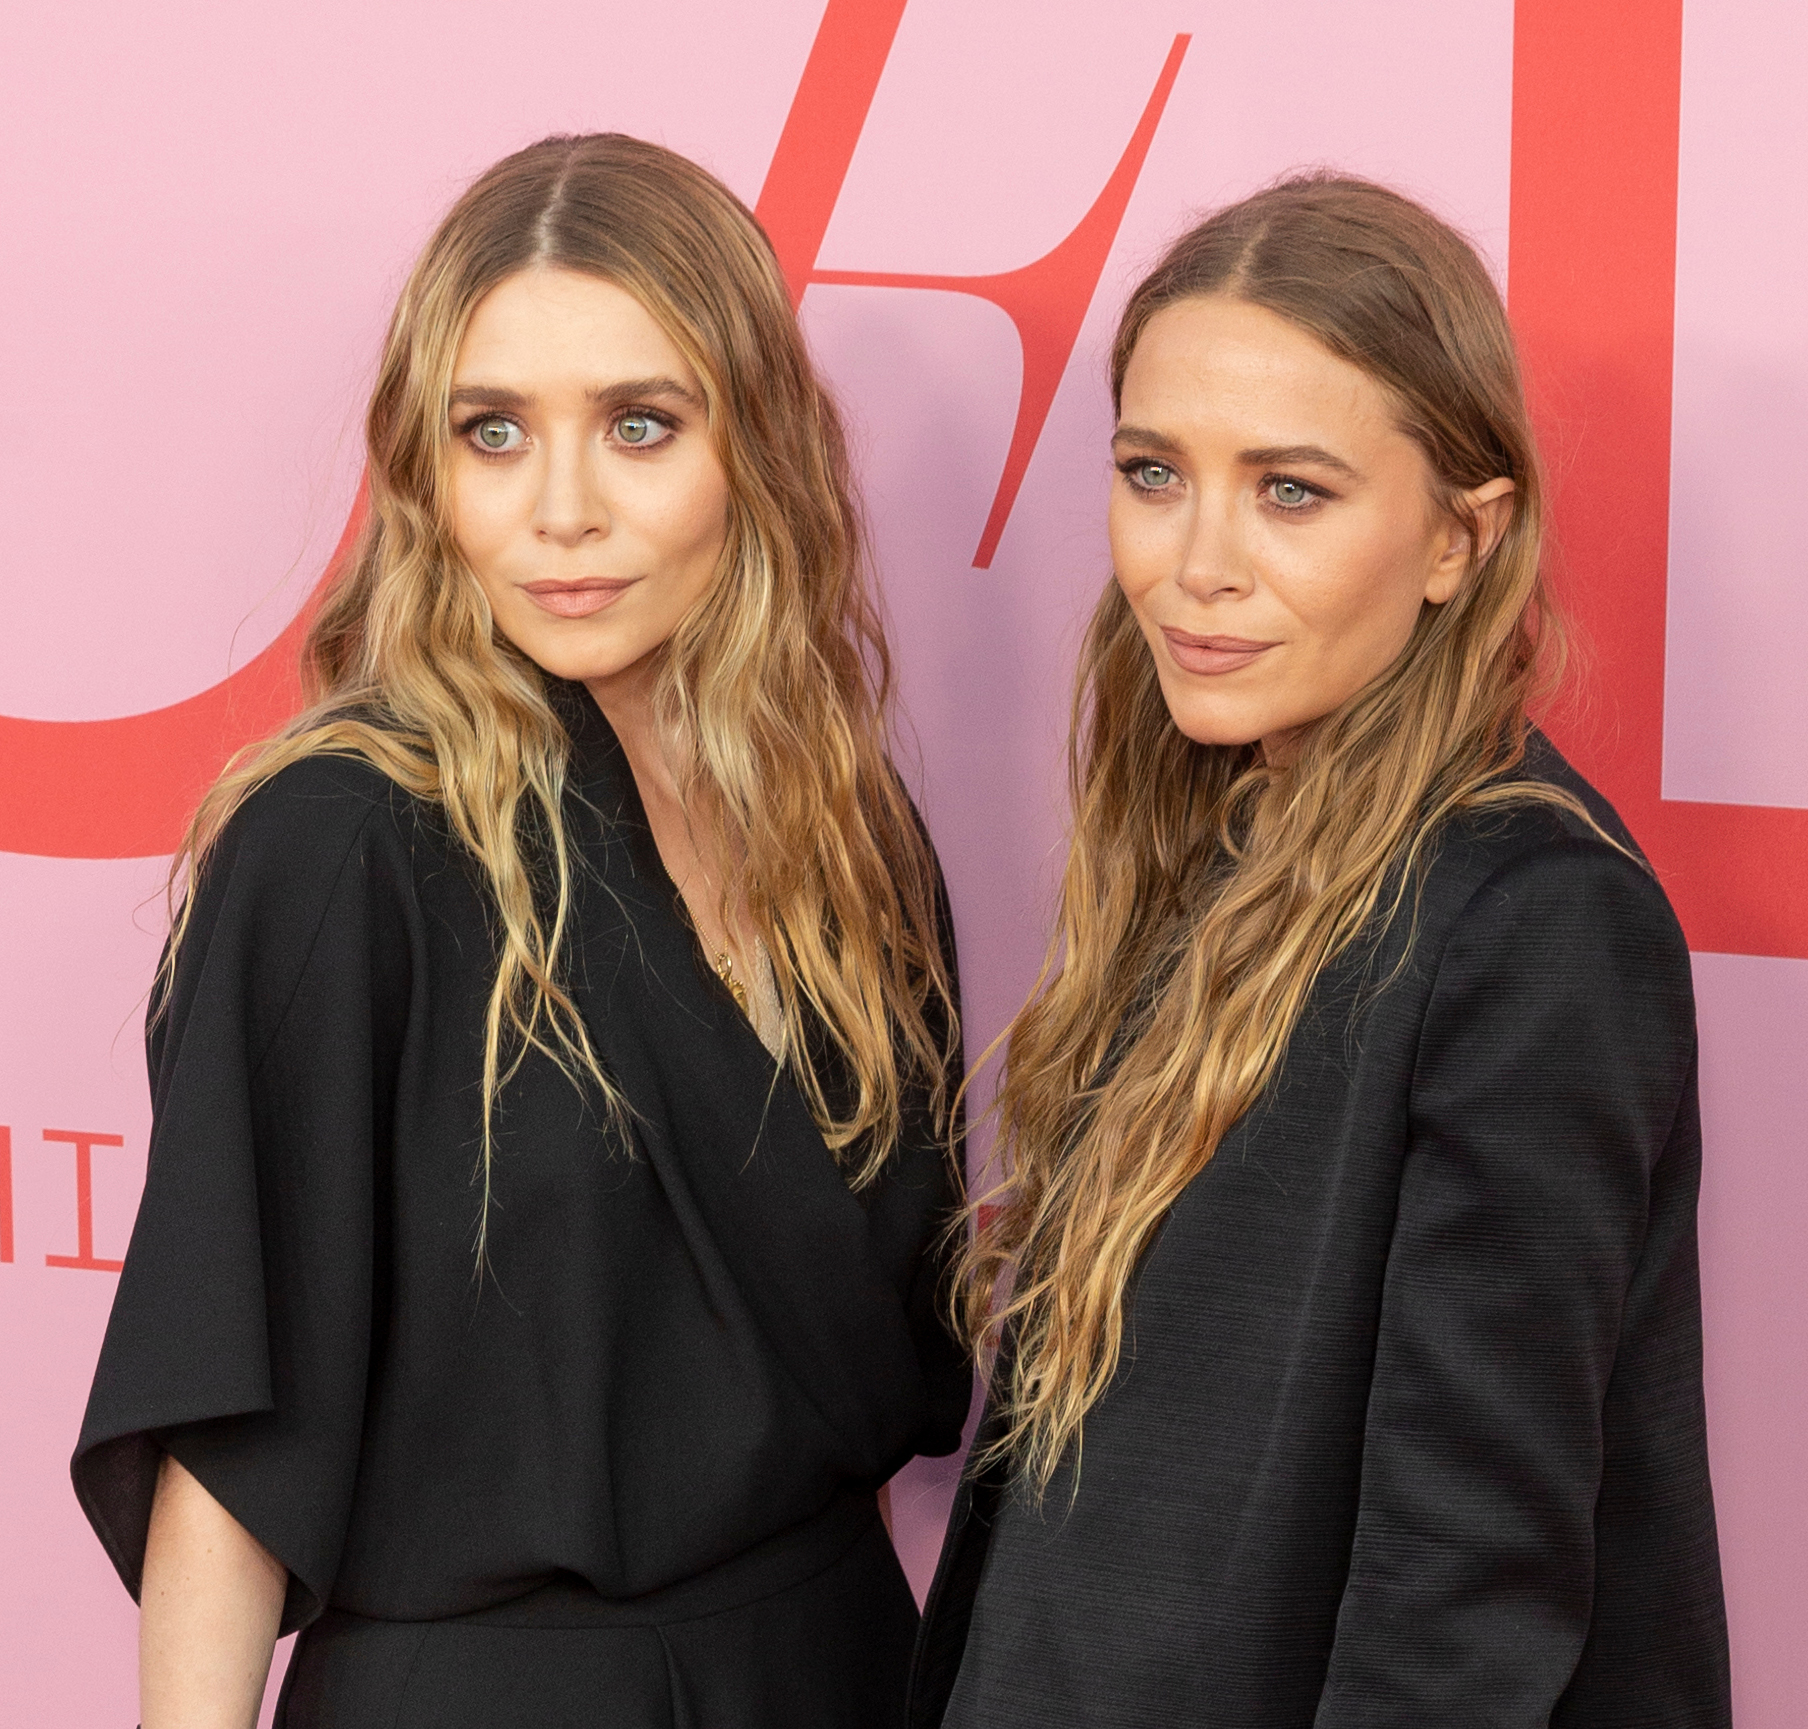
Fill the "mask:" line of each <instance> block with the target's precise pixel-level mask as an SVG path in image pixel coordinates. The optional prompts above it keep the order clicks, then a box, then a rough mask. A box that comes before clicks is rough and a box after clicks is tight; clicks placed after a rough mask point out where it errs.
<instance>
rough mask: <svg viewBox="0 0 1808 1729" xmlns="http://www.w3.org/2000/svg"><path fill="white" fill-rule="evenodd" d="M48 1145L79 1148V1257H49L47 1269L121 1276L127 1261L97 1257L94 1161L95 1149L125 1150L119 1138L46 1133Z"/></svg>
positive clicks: (79, 1132) (76, 1131) (67, 1131)
mask: <svg viewBox="0 0 1808 1729" xmlns="http://www.w3.org/2000/svg"><path fill="white" fill-rule="evenodd" d="M44 1139H45V1140H47V1141H67V1142H69V1143H70V1144H71V1145H73V1146H74V1148H75V1253H74V1254H73V1255H46V1256H45V1257H44V1265H45V1266H47V1267H79V1268H81V1269H83V1270H84V1271H87V1272H92V1273H117V1272H118V1271H119V1269H120V1268H121V1267H123V1266H124V1265H125V1262H124V1261H101V1260H96V1259H95V1255H94V1159H93V1149H94V1148H95V1147H123V1146H124V1145H125V1144H126V1143H125V1140H124V1138H123V1137H122V1136H119V1135H96V1134H91V1133H89V1132H88V1131H87V1130H86V1129H46V1130H45V1131H44Z"/></svg>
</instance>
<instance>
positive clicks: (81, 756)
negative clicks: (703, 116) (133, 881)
mask: <svg viewBox="0 0 1808 1729" xmlns="http://www.w3.org/2000/svg"><path fill="white" fill-rule="evenodd" d="M905 4H906V0H829V4H828V7H827V9H826V10H825V11H824V13H823V19H822V23H821V25H820V26H819V27H818V29H817V32H816V40H815V42H814V43H813V44H812V46H811V49H810V57H809V60H808V61H807V62H806V64H805V66H804V73H803V77H802V79H801V80H800V82H799V84H798V88H797V94H796V96H795V97H794V98H793V100H792V104H791V112H790V115H789V117H788V118H787V119H786V122H785V127H784V131H783V133H782V134H781V135H780V138H779V144H778V149H777V150H776V151H775V152H774V154H773V159H772V165H771V167H770V169H769V170H768V171H767V175H766V185H765V188H764V190H763V191H762V192H761V194H760V199H759V216H760V219H761V221H762V222H764V223H765V225H766V227H767V229H768V231H769V232H770V233H771V235H772V238H773V243H774V245H775V246H776V247H777V249H778V254H779V258H780V260H781V261H782V262H783V264H784V267H785V274H786V277H787V279H788V280H789V282H790V284H791V293H792V298H793V300H794V301H796V300H797V299H800V298H801V297H802V295H803V291H804V288H805V287H806V286H807V285H808V284H809V283H811V282H840V283H863V284H867V285H871V286H879V287H887V288H935V289H947V290H951V291H953V292H955V293H960V294H976V295H979V296H980V297H981V298H983V299H986V300H990V301H991V302H992V304H993V305H995V306H998V307H1000V308H1002V309H1003V311H1004V312H1005V313H1006V314H1007V316H1009V317H1010V319H1011V320H1012V322H1013V323H1014V324H1015V325H1016V326H1017V334H1018V337H1019V339H1020V341H1021V342H1022V344H1023V384H1022V387H1021V390H1020V392H1019V396H1018V405H1017V423H1016V427H1015V429H1014V431H1013V432H1012V435H1011V446H1010V450H1009V452H1008V453H1007V454H1006V457H1005V464H1004V472H1003V474H1002V475H1001V476H1000V478H999V482H998V491H997V494H996V496H995V497H994V499H993V501H992V510H991V514H990V516H989V517H988V518H987V520H986V526H985V529H984V532H983V533H982V534H981V536H980V542H979V549H978V551H977V552H976V553H975V554H974V562H975V564H977V565H979V566H980V567H981V568H982V569H983V568H985V567H986V566H988V565H990V564H991V562H992V555H993V553H994V552H996V551H997V548H998V542H999V538H1000V536H1002V535H1003V533H1004V525H1005V523H1006V521H1007V520H1008V519H1009V517H1010V514H1011V506H1012V505H1013V504H1014V503H1015V502H1016V498H1017V491H1018V488H1019V487H1020V486H1021V485H1022V483H1023V477H1024V474H1025V473H1026V471H1027V470H1028V468H1029V464H1030V457H1031V456H1032V455H1033V454H1034V452H1035V448H1036V440H1037V439H1038V438H1039V437H1040V436H1041V432H1042V426H1043V423H1044V422H1045V421H1046V420H1047V418H1048V411H1049V408H1050V407H1051V406H1052V404H1053V402H1054V399H1055V390H1056V387H1057V386H1058V385H1059V384H1060V382H1061V374H1062V372H1063V371H1064V370H1065V369H1066V366H1067V361H1068V357H1069V356H1070V355H1071V354H1072V353H1073V345H1074V342H1075V340H1076V339H1077V338H1078V336H1079V333H1080V325H1081V323H1082V321H1083V320H1084V319H1085V316H1086V308H1087V307H1088V305H1090V304H1091V301H1092V296H1093V291H1094V290H1095V289H1096V288H1097V286H1098V280H1099V276H1100V274H1101V273H1102V272H1103V270H1104V268H1105V259H1106V257H1107V256H1108V255H1109V253H1110V251H1111V243H1112V241H1113V240H1114V239H1116V237H1117V230H1118V225H1119V224H1120V223H1121V222H1122V221H1123V216H1124V209H1125V207H1126V206H1127V205H1128V203H1129V201H1130V193H1131V190H1132V189H1133V188H1134V186H1135V184H1136V177H1137V175H1138V174H1139V173H1141V171H1142V165H1143V160H1144V158H1145V157H1146V156H1147V155H1148V151H1149V144H1150V141H1151V140H1152V139H1153V138H1154V136H1155V127H1156V125H1157V123H1158V122H1159V121H1160V119H1161V114H1162V110H1163V108H1164V107H1165V106H1166V105H1167V100H1168V94H1169V92H1170V91H1171V90H1172V89H1173V87H1174V80H1175V78H1176V77H1177V76H1178V74H1179V71H1180V62H1181V60H1182V59H1183V58H1184V56H1185V54H1186V49H1187V43H1188V42H1189V40H1190V38H1189V37H1186V36H1177V37H1175V39H1174V43H1173V46H1172V48H1171V49H1170V50H1169V53H1168V58H1167V62H1166V64H1165V65H1164V66H1163V67H1162V70H1161V74H1160V76H1159V77H1158V78H1157V79H1156V81H1155V89H1154V92H1153V94H1152V95H1151V96H1150V98H1149V101H1148V105H1147V106H1146V107H1145V108H1144V110H1143V116H1142V119H1141V120H1140V121H1139V122H1138V123H1137V126H1136V129H1135V131H1134V132H1133V133H1132V134H1131V137H1130V142H1129V144H1128V145H1127V146H1126V147H1125V149H1124V154H1123V156H1122V157H1121V158H1120V159H1119V161H1118V165H1117V167H1116V169H1115V170H1113V172H1112V174H1111V177H1110V178H1109V179H1108V180H1107V181H1106V182H1105V187H1104V190H1103V191H1102V192H1100V194H1099V196H1098V197H1097V199H1096V200H1094V202H1093V206H1092V208H1091V209H1090V210H1089V211H1088V212H1087V213H1086V215H1085V216H1084V217H1082V218H1081V220H1080V223H1079V226H1078V227H1076V228H1075V229H1074V231H1073V232H1072V233H1071V234H1070V235H1069V236H1068V237H1067V239H1065V240H1064V241H1062V242H1061V244H1060V245H1059V246H1057V247H1056V248H1055V249H1054V251H1052V252H1050V253H1049V254H1048V255H1047V256H1046V257H1044V258H1040V259H1038V260H1037V261H1036V262H1035V263H1033V264H1028V265H1025V266H1024V267H1023V268H1022V269H1021V270H1012V271H1006V272H1004V273H1003V274H1001V275H996V276H919V275H897V274H889V273H878V272H875V273H865V272H858V271H855V272H847V271H842V272H829V271H818V270H817V269H816V255H817V252H818V250H819V248H820V247H821V244H822V237H823V235H824V233H825V232H826V231H827V229H828V225H829V218H830V217H831V215H833V213H834V209H835V200H836V199H837V198H838V197H839V196H840V193H841V184H842V181H843V180H844V179H846V177H847V170H848V164H849V162H851V161H852V160H853V155H854V146H855V144H856V143H858V141H859V138H860V129H861V127H862V126H863V125H864V124H865V123H866V116H867V111H868V110H869V109H870V108H871V106H872V100H873V92H874V91H875V90H876V89H877V88H878V85H879V76H880V74H881V73H882V72H883V71H884V69H885V61H886V57H887V56H888V55H889V54H890V52H891V45H892V39H893V37H894V36H896V34H897V30H898V21H899V19H901V18H902V17H903V15H904V7H905ZM363 509H364V497H363V493H362V491H360V495H359V499H358V502H357V504H355V505H354V507H353V510H352V515H351V518H350V520H349V521H348V522H347V524H346V529H345V535H344V538H343V539H342V540H341V542H340V546H339V550H338V552H337V553H335V555H334V557H333V560H332V562H331V563H330V564H329V566H328V569H327V573H326V575H325V576H324V577H323V578H322V580H321V584H320V589H317V590H316V591H315V596H316V597H317V596H318V594H319V592H320V590H321V589H324V588H325V587H326V586H327V585H328V583H330V582H331V580H332V578H333V575H334V573H335V572H336V570H337V568H338V567H339V565H340V563H341V562H342V560H343V559H344V558H345V557H346V556H347V554H348V553H349V552H350V549H351V545H352V543H353V541H354V540H355V538H356V535H357V531H358V528H359V526H360V524H361V521H362V518H363ZM309 610H311V607H304V608H303V612H302V615H301V616H298V617H297V618H296V619H295V621H294V623H292V624H291V625H290V626H289V628H288V629H287V630H285V631H284V632H283V633H282V635H281V636H279V637H278V638H277V639H276V641H275V642H273V643H271V644H270V646H269V647H268V648H267V649H265V650H264V652H263V653H262V654H260V655H259V656H258V657H257V658H256V659H255V660H253V661H252V662H251V663H250V665H248V666H245V667H242V668H241V669H240V670H239V671H238V672H236V673H234V674H232V676H231V677H229V678H226V679H224V680H222V681H221V682H220V683H219V684H216V685H214V686H213V687H212V688H211V689H209V690H204V691H201V692H199V693H198V694H197V695H195V696H192V697H190V698H188V700H187V701H185V702H179V703H173V704H171V705H170V706H169V707H168V708H161V709H154V710H152V711H151V712H150V713H148V714H135V715H127V716H124V717H123V718H121V719H119V720H98V721H40V720H22V719H19V718H17V717H15V716H11V715H0V852H20V853H37V854H40V855H43V856H47V857H51V858H143V857H147V856H151V855H154V854H158V853H166V852H173V851H174V850H175V848H176V846H177V844H178V842H179V841H180V839H181V833H182V824H183V822H184V820H185V819H186V817H187V814H188V812H189V811H190V810H192V809H193V808H194V805H195V803H196V801H197V800H198V799H199V797H200V795H201V793H202V792H203V791H204V790H205V788H206V787H207V785H208V783H209V782H210V781H211V780H212V779H213V777H214V776H215V775H216V774H218V773H219V771H220V768H221V766H222V765H223V764H224V763H225V761H226V759H227V758H228V757H229V756H231V754H232V753H233V752H234V751H235V750H237V749H238V748H239V747H240V746H241V745H243V744H244V743H246V742H247V741H248V740H250V739H254V738H257V737H259V736H260V735H261V734H264V733H269V732H272V731H274V730H275V729H276V728H277V727H278V726H280V725H281V724H282V723H283V721H285V720H286V719H288V717H289V716H290V715H291V714H293V713H294V711H295V709H296V707H297V706H298V701H299V696H300V688H299V681H298V679H297V677H296V664H295V663H296V656H297V654H298V652H299V650H300V647H301V640H302V637H303V635H304V634H305V632H306V628H307V625H306V615H307V613H308V612H309Z"/></svg>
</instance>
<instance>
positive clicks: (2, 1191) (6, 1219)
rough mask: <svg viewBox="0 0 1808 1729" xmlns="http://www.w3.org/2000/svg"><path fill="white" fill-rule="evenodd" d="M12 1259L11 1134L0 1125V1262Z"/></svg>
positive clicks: (9, 1130) (10, 1131)
mask: <svg viewBox="0 0 1808 1729" xmlns="http://www.w3.org/2000/svg"><path fill="white" fill-rule="evenodd" d="M12 1258H13V1132H12V1130H11V1129H9V1128H7V1127H6V1126H5V1125H4V1124H0V1261H10V1260H11V1259H12Z"/></svg>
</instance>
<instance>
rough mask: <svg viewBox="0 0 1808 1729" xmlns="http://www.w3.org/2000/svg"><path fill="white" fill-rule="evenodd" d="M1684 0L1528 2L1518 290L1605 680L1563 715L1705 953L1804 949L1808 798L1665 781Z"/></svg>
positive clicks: (1570, 593)
mask: <svg viewBox="0 0 1808 1729" xmlns="http://www.w3.org/2000/svg"><path fill="white" fill-rule="evenodd" d="M1681 91H1682V0H1518V5H1517V7H1516V9H1515V11H1514V20H1513V191H1512V238H1511V244H1510V250H1509V258H1510V261H1511V262H1510V269H1509V297H1510V300H1511V303H1512V311H1513V322H1514V325H1515V326H1516V328H1517V330H1518V332H1519V339H1520V343H1521V345H1522V347H1523V349H1524V353H1525V358H1526V369H1527V373H1528V377H1529V381H1530V386H1531V392H1532V399H1533V410H1534V413H1535V414H1536V415H1537V418H1538V421H1539V430H1540V436H1541V439H1542V442H1543V445H1544V450H1545V455H1546V457H1547V459H1548V460H1549V463H1550V469H1551V474H1552V478H1553V481H1554V483H1555V484H1554V491H1555V506H1556V508H1555V526H1556V540H1557V547H1558V551H1559V555H1560V560H1561V562H1560V564H1559V566H1558V571H1559V580H1560V585H1561V591H1562V593H1563V595H1564V597H1565V600H1566V602H1567V604H1568V607H1569V610H1570V612H1571V614H1572V615H1573V617H1574V618H1575V619H1576V621H1577V623H1578V625H1579V626H1580V627H1581V635H1582V639H1583V642H1584V644H1585V645H1586V648H1587V651H1588V655H1589V664H1588V668H1587V672H1588V677H1589V681H1590V683H1591V685H1593V686H1594V687H1596V688H1597V689H1598V690H1599V691H1600V692H1601V693H1602V694H1601V696H1600V698H1599V700H1598V702H1597V703H1596V704H1595V705H1594V707H1593V710H1592V712H1590V713H1588V714H1587V715H1586V716H1585V717H1584V718H1583V719H1582V720H1581V721H1580V722H1578V723H1575V724H1572V725H1570V726H1568V727H1562V726H1559V727H1555V728H1554V729H1553V730H1555V731H1558V732H1559V733H1560V734H1561V735H1562V736H1561V737H1560V740H1559V742H1560V743H1562V744H1563V746H1564V748H1565V749H1566V750H1568V751H1570V752H1571V754H1573V756H1574V757H1575V760H1576V762H1577V764H1578V766H1579V767H1581V768H1582V769H1583V770H1584V771H1585V772H1586V773H1587V774H1588V775H1589V777H1590V778H1591V779H1592V780H1594V781H1595V782H1596V783H1597V784H1598V785H1599V786H1600V788H1601V790H1602V791H1603V792H1604V793H1605V794H1606V795H1607V796H1608V797H1609V798H1610V799H1612V800H1613V802H1614V804H1615V805H1617V806H1618V807H1619V810H1620V813H1621V814H1622V815H1623V816H1624V817H1625V819H1626V822H1627V824H1628V826H1630V828H1631V829H1632V832H1633V833H1634V834H1635V835H1636V836H1637V837H1638V840H1639V844H1640V845H1641V846H1643V847H1644V848H1645V849H1646V851H1647V852H1648V853H1649V854H1650V856H1651V860H1652V863H1653V864H1654V865H1655V866H1656V867H1657V869H1658V872H1659V874H1660V875H1661V876H1662V878H1663V880H1664V886H1665V888H1666V889H1668V891H1669V893H1670V896H1671V899H1672V900H1673V901H1674V902H1675V904H1676V910H1677V913H1678V914H1679V916H1680V917H1681V919H1682V924H1683V929H1684V930H1685V931H1686V932H1687V933H1688V938H1689V946H1690V947H1691V948H1693V949H1696V950H1702V951H1718V952H1723V953H1732V954H1757V955H1796V956H1808V895H1804V894H1803V893H1802V882H1803V875H1804V870H1805V869H1808V810H1788V809H1776V808H1768V807H1762V806H1755V805H1721V804H1694V803H1684V802H1680V801H1676V800H1670V799H1666V798H1664V796H1663V721H1664V625H1665V588H1666V577H1667V572H1668V566H1669V522H1670V379H1671V366H1672V347H1673V327H1674V313H1675V297H1676V296H1675V288H1676V176H1677V138H1678V124H1679V116H1680V103H1681Z"/></svg>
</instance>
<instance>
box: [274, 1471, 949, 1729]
mask: <svg viewBox="0 0 1808 1729" xmlns="http://www.w3.org/2000/svg"><path fill="white" fill-rule="evenodd" d="M916 1626H917V1611H916V1603H915V1600H914V1599H913V1598H912V1596H911V1594H910V1587H909V1585H908V1583H907V1582H906V1581H905V1578H904V1574H903V1570H902V1569H901V1568H900V1567H899V1566H898V1561H897V1556H896V1555H895V1554H894V1553H893V1551H892V1546H891V1542H890V1540H889V1539H888V1538H887V1536H886V1534H885V1527H884V1526H883V1525H882V1524H881V1523H880V1522H879V1517H878V1512H877V1508H876V1507H875V1505H874V1503H873V1501H872V1500H871V1498H870V1497H860V1498H859V1499H858V1500H848V1501H843V1502H839V1503H837V1504H836V1505H835V1506H833V1507H831V1508H830V1509H829V1511H828V1512H827V1513H826V1514H824V1515H821V1516H819V1517H818V1518H817V1519H815V1520H813V1521H811V1522H810V1524H808V1525H806V1526H803V1527H800V1528H799V1530H798V1531H796V1532H786V1533H784V1534H782V1535H781V1536H780V1537H778V1538H774V1539H772V1540H771V1541H770V1542H768V1543H766V1544H762V1545H761V1546H760V1548H759V1549H757V1550H754V1551H752V1552H750V1553H749V1554H748V1555H744V1556H740V1557H737V1558H736V1559H735V1560H734V1561H730V1562H728V1563H726V1564H725V1565H724V1566H722V1567H719V1568H716V1569H715V1570H713V1571H712V1572H710V1573H708V1574H706V1575H704V1576H702V1577H701V1578H698V1579H691V1580H686V1581H684V1582H683V1583H681V1584H678V1585H674V1586H671V1587H669V1588H667V1589H666V1590H662V1591H656V1592H652V1593H649V1594H648V1595H647V1596H645V1597H639V1598H633V1599H629V1600H625V1601H624V1600H614V1599H609V1598H604V1597H601V1596H599V1595H597V1593H596V1592H594V1591H593V1590H591V1589H590V1588H589V1586H588V1585H586V1584H583V1583H582V1582H577V1581H574V1582H572V1583H569V1584H555V1585H549V1586H546V1587H544V1588H542V1589H540V1590H538V1591H535V1592H533V1593H532V1594H531V1595H529V1596H526V1597H522V1598H518V1599H516V1600H515V1601H514V1602H511V1603H506V1604H503V1605H501V1606H500V1607H497V1608H492V1609H485V1610H481V1611H479V1612H477V1613H475V1614H471V1615H462V1616H458V1617H455V1618H452V1619H448V1620H443V1621H378V1620H372V1619H370V1618H368V1617H365V1616H361V1615H353V1614H350V1613H348V1612H346V1611H344V1610H341V1609H329V1610H328V1611H327V1612H326V1614H324V1615H323V1616H321V1618H320V1619H319V1620H318V1621H316V1622H315V1623H314V1624H313V1625H312V1626H310V1627H308V1628H307V1629H305V1630H304V1631H303V1633H302V1635H301V1637H300V1639H299V1640H298V1641H297V1642H296V1648H295V1655H294V1658H293V1660H292V1661H291V1663H290V1665H289V1674H288V1678H287V1680H286V1681H285V1682H284V1684H283V1690H282V1699H281V1702H280V1704H279V1705H278V1707H277V1712H276V1724H277V1729H901V1726H902V1724H903V1722H904V1689H905V1683H906V1678H907V1675H908V1672H909V1668H910V1651H911V1644H912V1642H913V1640H914V1639H915V1636H916Z"/></svg>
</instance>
